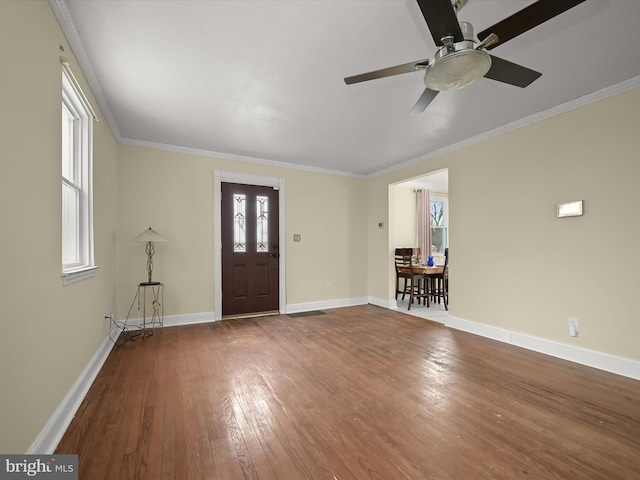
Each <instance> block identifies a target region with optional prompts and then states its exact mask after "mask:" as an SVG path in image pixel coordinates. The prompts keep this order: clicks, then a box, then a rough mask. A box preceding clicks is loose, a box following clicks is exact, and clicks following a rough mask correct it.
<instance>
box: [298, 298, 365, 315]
mask: <svg viewBox="0 0 640 480" xmlns="http://www.w3.org/2000/svg"><path fill="white" fill-rule="evenodd" d="M367 303H369V301H368V299H367V297H355V298H340V299H336V300H323V301H321V302H307V303H294V304H290V305H287V307H286V313H301V312H310V311H313V310H326V309H329V308H339V307H353V306H355V305H366V304H367Z"/></svg>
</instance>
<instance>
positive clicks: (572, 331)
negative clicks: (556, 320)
mask: <svg viewBox="0 0 640 480" xmlns="http://www.w3.org/2000/svg"><path fill="white" fill-rule="evenodd" d="M579 332H580V324H579V323H578V319H577V318H571V317H569V335H570V336H572V337H577V336H578V333H579Z"/></svg>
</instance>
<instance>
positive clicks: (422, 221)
mask: <svg viewBox="0 0 640 480" xmlns="http://www.w3.org/2000/svg"><path fill="white" fill-rule="evenodd" d="M416 200H417V208H416V211H417V212H418V219H417V220H418V221H417V222H416V224H417V225H418V248H420V256H421V257H422V258H421V260H422V261H423V262H426V261H427V257H428V256H430V255H431V201H430V199H429V190H418V191H417V192H416Z"/></svg>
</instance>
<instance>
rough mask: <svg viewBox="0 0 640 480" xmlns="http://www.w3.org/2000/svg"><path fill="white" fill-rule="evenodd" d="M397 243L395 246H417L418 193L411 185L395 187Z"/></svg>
mask: <svg viewBox="0 0 640 480" xmlns="http://www.w3.org/2000/svg"><path fill="white" fill-rule="evenodd" d="M394 193H395V205H394V209H393V211H394V217H395V229H394V230H395V232H394V234H395V243H394V244H393V245H392V247H393V248H401V247H417V246H418V226H417V220H416V219H417V213H416V193H415V191H414V189H413V188H410V187H395V192H394Z"/></svg>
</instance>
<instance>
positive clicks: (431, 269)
mask: <svg viewBox="0 0 640 480" xmlns="http://www.w3.org/2000/svg"><path fill="white" fill-rule="evenodd" d="M412 269H413V273H417V274H426V275H441V274H442V271H443V270H444V265H433V266H429V265H426V264H413V265H412ZM398 271H399V272H403V273H409V267H408V266H407V267H398Z"/></svg>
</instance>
